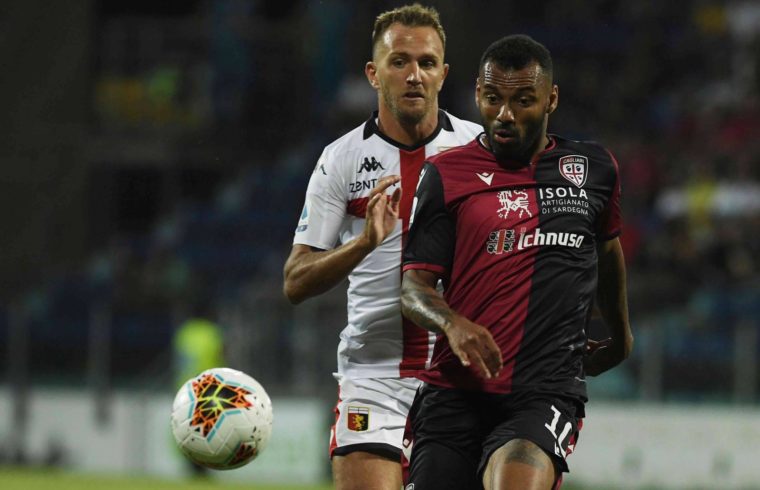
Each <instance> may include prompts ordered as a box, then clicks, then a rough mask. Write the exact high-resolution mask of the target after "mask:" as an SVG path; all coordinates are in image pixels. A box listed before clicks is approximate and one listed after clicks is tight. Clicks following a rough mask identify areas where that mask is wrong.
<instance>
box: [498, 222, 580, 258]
mask: <svg viewBox="0 0 760 490" xmlns="http://www.w3.org/2000/svg"><path fill="white" fill-rule="evenodd" d="M515 235H517V236H515ZM583 239H584V236H583V235H581V234H579V233H568V232H564V231H560V232H553V231H549V232H543V231H541V228H536V229H535V230H532V231H526V229H525V228H521V229H520V232H519V233H515V230H506V229H501V230H496V231H492V232H491V233H490V234H489V235H488V240H486V252H488V253H489V254H491V255H501V254H504V253H509V252H512V251H514V250H515V249H517V250H525V249H527V248H532V247H541V246H547V245H555V246H560V247H569V248H581V245H582V244H583Z"/></svg>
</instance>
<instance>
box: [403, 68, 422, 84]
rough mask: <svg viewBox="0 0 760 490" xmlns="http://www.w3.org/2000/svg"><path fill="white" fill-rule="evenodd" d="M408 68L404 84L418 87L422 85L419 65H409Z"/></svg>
mask: <svg viewBox="0 0 760 490" xmlns="http://www.w3.org/2000/svg"><path fill="white" fill-rule="evenodd" d="M409 66H410V69H409V74H408V75H407V76H406V82H407V83H410V84H412V85H419V84H420V83H422V76H421V73H420V65H419V63H410V64H409Z"/></svg>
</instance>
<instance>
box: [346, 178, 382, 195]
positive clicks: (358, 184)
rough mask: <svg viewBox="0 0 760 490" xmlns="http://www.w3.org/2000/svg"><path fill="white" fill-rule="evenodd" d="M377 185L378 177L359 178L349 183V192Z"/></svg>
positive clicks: (360, 190) (370, 188)
mask: <svg viewBox="0 0 760 490" xmlns="http://www.w3.org/2000/svg"><path fill="white" fill-rule="evenodd" d="M376 185H377V179H369V180H357V181H355V182H349V183H348V192H362V191H369V190H372V189H373V188H374V187H375V186H376Z"/></svg>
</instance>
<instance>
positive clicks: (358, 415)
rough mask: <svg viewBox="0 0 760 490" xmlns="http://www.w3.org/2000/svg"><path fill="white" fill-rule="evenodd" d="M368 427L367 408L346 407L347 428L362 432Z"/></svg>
mask: <svg viewBox="0 0 760 490" xmlns="http://www.w3.org/2000/svg"><path fill="white" fill-rule="evenodd" d="M367 429H369V408H365V407H351V406H349V407H348V430H353V431H356V432H364V431H365V430H367Z"/></svg>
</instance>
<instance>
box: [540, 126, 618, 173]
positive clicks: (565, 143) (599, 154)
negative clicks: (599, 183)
mask: <svg viewBox="0 0 760 490" xmlns="http://www.w3.org/2000/svg"><path fill="white" fill-rule="evenodd" d="M552 138H554V139H555V141H556V143H557V146H556V151H560V152H563V153H570V154H572V153H577V154H578V156H582V157H587V158H588V159H589V160H590V161H591V163H594V164H600V163H601V164H607V165H615V166H616V165H617V162H616V161H615V157H613V156H612V153H611V152H610V151H609V150H608V149H607V148H606V147H605V146H603V145H602V144H601V143H599V142H597V141H592V140H585V141H581V140H571V139H568V138H565V137H562V136H558V135H555V134H553V135H552Z"/></svg>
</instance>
